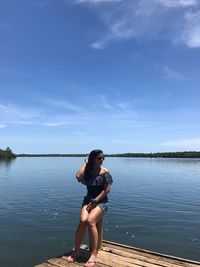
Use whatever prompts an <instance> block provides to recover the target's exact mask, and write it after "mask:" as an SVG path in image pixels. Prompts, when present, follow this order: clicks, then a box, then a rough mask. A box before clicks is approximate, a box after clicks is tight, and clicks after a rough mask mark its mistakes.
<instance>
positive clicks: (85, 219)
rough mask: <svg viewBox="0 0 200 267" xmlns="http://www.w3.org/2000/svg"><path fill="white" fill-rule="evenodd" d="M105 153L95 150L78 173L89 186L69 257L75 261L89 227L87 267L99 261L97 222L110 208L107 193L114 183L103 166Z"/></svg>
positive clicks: (69, 259)
mask: <svg viewBox="0 0 200 267" xmlns="http://www.w3.org/2000/svg"><path fill="white" fill-rule="evenodd" d="M103 160H104V154H103V151H101V150H98V149H97V150H93V151H91V152H90V154H89V156H88V157H87V158H86V159H85V162H84V164H83V165H82V166H81V167H80V169H79V170H78V172H77V173H76V178H77V180H78V182H81V183H83V184H84V185H86V186H87V195H86V196H85V197H84V200H83V203H82V209H81V215H80V222H79V225H78V228H77V230H76V238H75V249H74V251H73V252H72V254H71V255H70V256H69V257H68V262H74V261H76V259H77V258H78V256H79V250H80V245H81V242H82V240H83V237H84V234H85V230H86V228H87V227H88V230H89V235H90V242H91V255H90V258H89V260H88V262H86V264H85V267H94V266H95V265H96V263H97V245H98V231H97V227H96V224H97V223H98V222H99V221H100V220H101V218H102V217H103V215H104V214H105V212H106V211H107V208H108V197H107V194H108V193H109V191H110V186H111V184H112V182H113V181H112V176H111V175H110V173H109V172H108V170H107V169H106V168H104V167H102V166H101V165H102V163H103Z"/></svg>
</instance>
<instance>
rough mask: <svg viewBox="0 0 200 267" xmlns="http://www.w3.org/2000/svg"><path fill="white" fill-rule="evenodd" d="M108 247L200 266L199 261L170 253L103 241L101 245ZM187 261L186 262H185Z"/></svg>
mask: <svg viewBox="0 0 200 267" xmlns="http://www.w3.org/2000/svg"><path fill="white" fill-rule="evenodd" d="M104 247H108V248H110V249H118V250H120V251H122V252H123V251H124V252H130V253H133V252H134V254H138V255H143V256H148V257H149V258H150V257H151V258H155V259H158V258H160V259H161V260H163V259H164V260H165V261H169V262H172V263H173V262H174V263H180V264H182V265H181V266H189V267H190V266H191V267H197V266H200V262H197V261H193V260H188V259H183V258H179V257H175V256H170V255H165V254H162V253H157V252H153V251H148V250H145V249H140V248H135V247H131V246H126V245H122V244H119V243H114V242H110V241H105V240H104V241H103V247H102V249H103V248H104ZM186 263H187V264H186Z"/></svg>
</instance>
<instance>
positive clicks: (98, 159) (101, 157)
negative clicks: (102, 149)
mask: <svg viewBox="0 0 200 267" xmlns="http://www.w3.org/2000/svg"><path fill="white" fill-rule="evenodd" d="M103 161H104V154H103V153H100V154H98V156H97V157H96V159H95V164H97V165H101V164H102V163H103Z"/></svg>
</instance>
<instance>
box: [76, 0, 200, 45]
mask: <svg viewBox="0 0 200 267" xmlns="http://www.w3.org/2000/svg"><path fill="white" fill-rule="evenodd" d="M105 2H107V3H108V4H110V8H109V9H108V8H106V9H105V8H103V5H100V4H103V3H105ZM115 2H116V1H115ZM120 2H121V3H120V4H118V5H113V3H114V1H109V0H108V1H105V0H102V1H101V0H96V1H95V0H93V1H92V0H80V1H78V2H77V3H88V4H91V3H93V4H95V3H96V4H97V3H98V4H99V5H93V7H94V8H95V9H96V8H98V14H99V16H100V18H101V20H102V23H104V24H105V27H106V29H105V32H104V34H103V35H102V33H101V36H100V37H99V39H97V40H96V41H94V42H93V43H92V44H91V47H92V48H94V49H103V48H104V47H105V46H106V45H107V44H108V43H110V42H112V41H120V40H124V39H127V40H129V39H135V40H141V39H143V40H151V39H158V38H162V39H163V38H165V39H168V40H169V42H170V43H171V44H176V45H177V44H184V45H186V46H187V47H190V48H198V47H200V2H199V1H197V0H152V1H149V0H135V1H132V0H126V1H120Z"/></svg>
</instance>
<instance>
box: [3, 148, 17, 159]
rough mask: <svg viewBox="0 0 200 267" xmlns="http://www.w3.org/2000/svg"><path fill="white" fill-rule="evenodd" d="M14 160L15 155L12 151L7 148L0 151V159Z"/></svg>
mask: <svg viewBox="0 0 200 267" xmlns="http://www.w3.org/2000/svg"><path fill="white" fill-rule="evenodd" d="M13 158H16V155H15V154H14V153H13V152H12V150H11V149H10V148H9V147H7V148H6V149H0V159H13Z"/></svg>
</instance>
